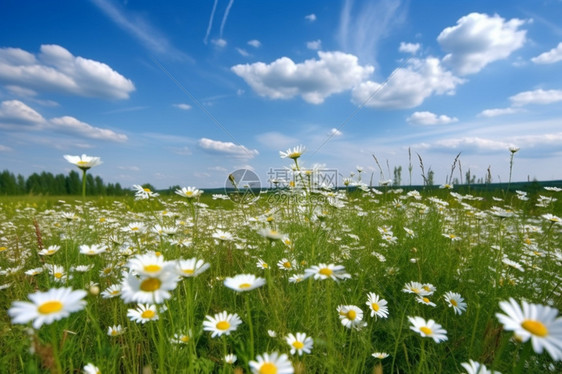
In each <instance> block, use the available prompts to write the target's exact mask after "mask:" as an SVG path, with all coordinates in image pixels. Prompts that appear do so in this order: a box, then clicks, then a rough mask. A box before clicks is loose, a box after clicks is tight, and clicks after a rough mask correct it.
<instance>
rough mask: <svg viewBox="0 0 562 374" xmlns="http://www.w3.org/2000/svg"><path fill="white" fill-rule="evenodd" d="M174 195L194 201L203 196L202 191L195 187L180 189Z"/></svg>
mask: <svg viewBox="0 0 562 374" xmlns="http://www.w3.org/2000/svg"><path fill="white" fill-rule="evenodd" d="M176 194H178V195H180V196H183V197H187V198H188V199H195V198H198V197H199V196H201V195H202V194H203V190H199V189H197V188H195V187H182V188H181V189H177V190H176Z"/></svg>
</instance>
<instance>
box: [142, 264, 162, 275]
mask: <svg viewBox="0 0 562 374" xmlns="http://www.w3.org/2000/svg"><path fill="white" fill-rule="evenodd" d="M160 269H162V267H161V266H160V265H154V264H152V265H145V266H144V271H146V272H147V273H155V272H157V271H160Z"/></svg>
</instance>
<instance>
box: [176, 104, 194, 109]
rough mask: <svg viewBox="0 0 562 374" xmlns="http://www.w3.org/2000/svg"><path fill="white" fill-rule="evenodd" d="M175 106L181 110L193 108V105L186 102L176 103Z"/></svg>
mask: <svg viewBox="0 0 562 374" xmlns="http://www.w3.org/2000/svg"><path fill="white" fill-rule="evenodd" d="M174 107H176V108H178V109H181V110H190V109H191V108H192V106H191V105H189V104H185V103H180V104H174Z"/></svg>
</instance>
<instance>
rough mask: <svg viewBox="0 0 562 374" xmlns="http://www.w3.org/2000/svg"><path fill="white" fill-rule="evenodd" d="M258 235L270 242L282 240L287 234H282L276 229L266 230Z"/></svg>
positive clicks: (262, 230) (260, 231)
mask: <svg viewBox="0 0 562 374" xmlns="http://www.w3.org/2000/svg"><path fill="white" fill-rule="evenodd" d="M258 234H260V235H261V236H263V237H265V238H267V239H269V240H281V239H283V237H284V236H285V234H282V233H280V232H279V231H277V230H274V229H268V228H264V229H261V230H259V231H258Z"/></svg>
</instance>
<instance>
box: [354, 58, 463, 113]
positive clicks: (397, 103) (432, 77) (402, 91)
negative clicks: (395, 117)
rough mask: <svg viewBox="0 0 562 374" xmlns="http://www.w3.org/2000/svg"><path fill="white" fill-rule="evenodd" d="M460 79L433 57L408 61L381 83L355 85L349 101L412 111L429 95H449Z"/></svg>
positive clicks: (368, 105)
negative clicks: (410, 109)
mask: <svg viewBox="0 0 562 374" xmlns="http://www.w3.org/2000/svg"><path fill="white" fill-rule="evenodd" d="M463 82H464V80H463V79H460V78H458V77H455V76H454V75H453V74H452V73H451V72H449V71H446V70H444V69H443V67H442V66H441V64H440V61H439V60H438V59H436V58H432V57H430V58H427V59H424V60H420V59H410V60H409V62H408V65H407V66H406V67H404V68H398V69H396V70H394V71H393V72H392V74H391V75H390V76H389V77H388V79H387V81H386V82H384V83H377V82H372V81H366V82H363V83H361V84H359V85H357V86H356V87H355V88H354V89H353V91H352V94H353V98H352V101H353V102H354V103H355V104H356V105H361V106H362V105H364V106H367V107H372V108H386V109H408V108H414V107H416V106H418V105H420V104H422V103H423V101H424V100H425V99H426V98H428V97H429V96H431V95H433V94H437V95H442V94H453V93H454V91H455V88H456V86H457V85H459V84H461V83H463Z"/></svg>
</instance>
